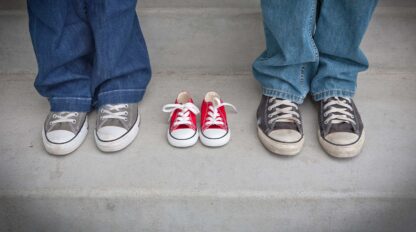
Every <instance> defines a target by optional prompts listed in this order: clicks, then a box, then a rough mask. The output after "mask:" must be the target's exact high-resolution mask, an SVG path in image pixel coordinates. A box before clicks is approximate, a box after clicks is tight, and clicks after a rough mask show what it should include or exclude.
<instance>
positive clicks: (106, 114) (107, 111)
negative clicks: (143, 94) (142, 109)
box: [100, 104, 129, 121]
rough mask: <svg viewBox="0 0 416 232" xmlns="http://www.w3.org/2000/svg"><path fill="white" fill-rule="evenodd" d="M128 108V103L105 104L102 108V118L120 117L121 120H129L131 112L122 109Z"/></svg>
mask: <svg viewBox="0 0 416 232" xmlns="http://www.w3.org/2000/svg"><path fill="white" fill-rule="evenodd" d="M127 108H128V105H127V104H117V105H105V106H103V107H102V108H101V110H100V112H101V114H102V116H101V119H120V120H124V121H127V115H128V114H129V113H128V112H127V111H126V110H124V111H121V110H122V109H127ZM113 111H115V112H113Z"/></svg>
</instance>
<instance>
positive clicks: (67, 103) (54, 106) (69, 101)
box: [49, 97, 92, 112]
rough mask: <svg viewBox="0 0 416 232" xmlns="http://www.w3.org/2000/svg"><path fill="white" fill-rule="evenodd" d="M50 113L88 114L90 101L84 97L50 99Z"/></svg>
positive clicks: (90, 106)
mask: <svg viewBox="0 0 416 232" xmlns="http://www.w3.org/2000/svg"><path fill="white" fill-rule="evenodd" d="M49 103H50V105H51V111H52V112H62V111H69V112H90V111H91V108H92V99H91V98H84V97H50V98H49Z"/></svg>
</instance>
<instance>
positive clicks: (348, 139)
mask: <svg viewBox="0 0 416 232" xmlns="http://www.w3.org/2000/svg"><path fill="white" fill-rule="evenodd" d="M325 139H326V140H328V141H329V142H331V143H333V144H336V145H348V144H352V143H355V142H357V141H358V139H359V136H358V135H357V134H354V133H349V132H334V133H331V134H328V135H327V136H326V137H325Z"/></svg>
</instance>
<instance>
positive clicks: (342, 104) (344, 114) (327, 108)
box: [324, 97, 356, 125]
mask: <svg viewBox="0 0 416 232" xmlns="http://www.w3.org/2000/svg"><path fill="white" fill-rule="evenodd" d="M333 105H338V107H334V106H333ZM348 110H350V111H353V108H352V106H351V99H349V98H341V97H333V98H330V99H328V102H327V103H326V104H325V105H324V117H325V118H326V119H325V121H324V123H325V124H328V123H332V124H339V123H351V124H353V125H355V124H356V122H355V121H354V120H353V119H354V115H353V114H352V113H351V112H348ZM330 114H331V116H329V115H330ZM328 116H329V117H328Z"/></svg>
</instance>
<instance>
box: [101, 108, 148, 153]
mask: <svg viewBox="0 0 416 232" xmlns="http://www.w3.org/2000/svg"><path fill="white" fill-rule="evenodd" d="M139 125H140V114H138V115H137V121H136V123H135V124H134V125H133V127H132V128H131V130H130V131H129V132H127V134H125V135H124V136H123V137H121V138H119V139H117V140H114V141H110V142H105V141H101V140H99V139H98V137H97V130H96V129H95V131H94V138H95V144H96V145H97V147H98V149H100V150H101V151H102V152H116V151H121V150H123V149H124V148H126V147H128V146H129V145H130V144H131V143H132V142H133V141H134V139H135V138H136V137H137V134H139Z"/></svg>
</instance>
